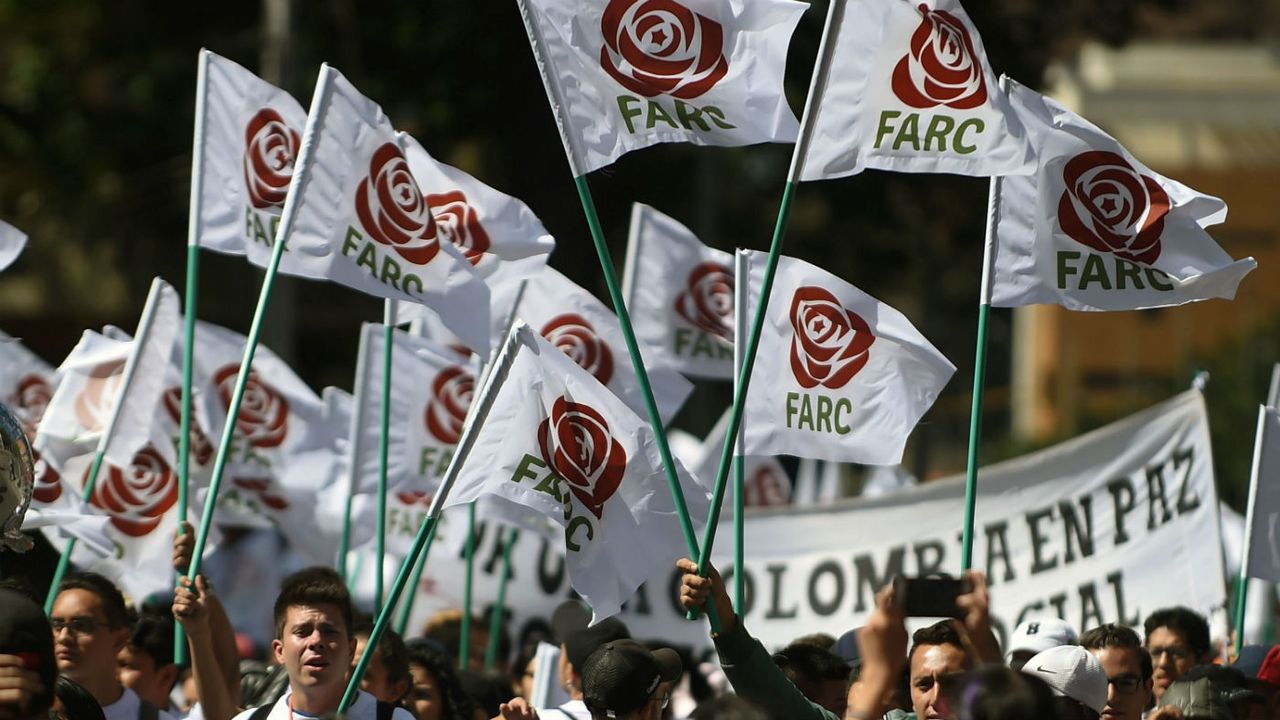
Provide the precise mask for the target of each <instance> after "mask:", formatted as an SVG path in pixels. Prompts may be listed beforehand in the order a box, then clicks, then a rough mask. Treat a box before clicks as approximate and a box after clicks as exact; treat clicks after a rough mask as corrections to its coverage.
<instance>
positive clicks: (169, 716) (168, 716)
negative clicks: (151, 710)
mask: <svg viewBox="0 0 1280 720" xmlns="http://www.w3.org/2000/svg"><path fill="white" fill-rule="evenodd" d="M156 716H157V717H158V718H159V720H179V717H180V715H179V714H177V713H173V712H170V711H169V710H159V709H157V711H156Z"/></svg>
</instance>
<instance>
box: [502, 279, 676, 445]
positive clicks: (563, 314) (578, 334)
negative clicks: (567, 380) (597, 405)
mask: <svg viewBox="0 0 1280 720" xmlns="http://www.w3.org/2000/svg"><path fill="white" fill-rule="evenodd" d="M515 290H516V288H513V287H511V286H510V285H506V286H502V287H499V288H496V289H495V292H496V293H497V294H498V295H500V296H501V295H504V294H505V293H514V292H515ZM517 314H518V315H519V317H520V318H521V319H522V320H524V321H525V322H527V323H528V324H529V325H530V326H531V327H532V328H533V329H534V331H535V332H537V333H538V334H540V335H542V336H543V337H544V338H546V339H547V340H548V341H549V342H550V343H551V344H552V345H554V346H556V347H558V348H560V349H561V350H562V351H564V353H565V354H566V355H568V356H569V357H571V358H573V360H574V361H575V362H576V363H578V365H579V366H581V367H582V368H583V369H584V370H586V371H587V372H589V373H591V375H592V377H594V378H595V379H596V380H599V381H600V383H601V384H602V385H604V386H605V387H607V388H609V389H610V390H612V391H613V392H614V394H616V395H617V396H618V397H620V398H622V401H623V402H625V403H626V404H627V406H628V407H630V408H631V409H632V410H635V411H636V413H638V414H640V415H642V416H644V417H648V416H647V414H646V409H645V402H644V395H643V394H642V393H641V392H640V382H639V381H638V380H636V375H635V372H634V371H633V370H632V367H631V359H630V356H629V355H628V354H627V345H626V341H625V340H624V339H623V336H622V327H621V326H620V325H619V324H618V316H616V315H614V314H613V311H612V310H610V309H609V308H607V307H605V305H604V303H602V302H600V301H599V300H597V299H596V297H595V296H594V295H592V294H591V293H589V292H587V291H586V290H584V289H582V288H581V287H578V285H577V284H576V283H574V282H573V281H572V280H570V279H569V278H567V277H565V276H564V275H561V274H560V273H559V272H556V271H555V270H553V269H551V268H547V269H546V270H544V271H542V272H541V273H539V274H538V276H537V277H534V278H530V279H529V280H528V281H527V284H526V286H525V289H524V298H523V299H522V300H521V301H520V307H519V309H518V311H517ZM648 351H649V348H648V346H642V347H641V352H642V353H647V352H648ZM647 360H648V358H647V357H646V367H647V368H648V371H649V384H650V385H651V386H652V387H653V397H654V401H655V402H656V403H657V405H658V413H659V414H660V415H661V416H662V421H663V422H664V423H666V422H669V421H670V420H671V418H672V417H674V416H675V414H676V412H677V411H679V410H680V406H681V405H683V404H684V401H685V399H686V398H688V397H689V393H690V392H692V391H693V385H692V384H691V383H690V382H689V381H688V380H685V379H684V377H682V376H681V375H680V373H678V372H676V371H675V370H674V369H673V368H670V367H667V366H665V365H662V364H660V363H657V362H654V363H649V362H647Z"/></svg>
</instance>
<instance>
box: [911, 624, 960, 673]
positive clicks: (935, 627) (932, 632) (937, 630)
mask: <svg viewBox="0 0 1280 720" xmlns="http://www.w3.org/2000/svg"><path fill="white" fill-rule="evenodd" d="M922 645H955V646H956V647H958V648H960V649H961V650H964V643H963V642H961V640H960V633H958V632H956V628H955V626H954V625H952V624H951V621H950V620H940V621H938V622H936V623H934V624H932V625H929V626H927V627H922V628H920V629H919V630H916V631H915V632H914V633H912V635H911V652H909V653H907V663H908V664H910V662H911V658H913V657H915V654H916V648H918V647H921V646H922Z"/></svg>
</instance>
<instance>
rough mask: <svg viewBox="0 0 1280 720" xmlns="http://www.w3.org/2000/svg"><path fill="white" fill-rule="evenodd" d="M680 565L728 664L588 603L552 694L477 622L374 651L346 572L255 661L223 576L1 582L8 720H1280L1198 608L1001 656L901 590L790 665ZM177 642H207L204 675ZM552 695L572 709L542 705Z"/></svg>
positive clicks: (288, 593) (1038, 627)
mask: <svg viewBox="0 0 1280 720" xmlns="http://www.w3.org/2000/svg"><path fill="white" fill-rule="evenodd" d="M190 538H191V534H190V533H185V534H180V535H179V537H178V540H177V541H176V542H175V556H174V562H175V566H176V567H179V568H182V567H186V565H187V562H188V560H189V553H190V550H191V542H190ZM678 567H679V569H680V571H681V572H682V581H681V586H680V598H679V600H680V603H681V604H682V605H683V606H684V607H685V608H687V609H690V610H696V609H705V610H714V612H715V614H716V615H717V617H718V620H719V630H718V631H717V632H715V633H713V634H712V641H713V643H714V647H715V656H716V658H717V659H718V663H702V664H701V665H699V664H696V663H694V662H693V661H692V659H691V658H690V657H688V656H687V655H684V656H682V654H681V653H680V652H677V651H676V650H673V649H671V648H665V647H660V646H655V645H653V644H646V643H642V642H639V641H638V640H636V639H634V638H632V637H631V634H630V632H629V630H628V628H627V627H626V625H625V624H624V623H623V622H621V621H620V620H618V619H616V618H608V619H604V620H602V621H600V622H597V623H596V624H594V625H593V624H591V622H590V621H591V613H590V611H589V609H587V608H586V607H585V606H584V605H582V604H581V603H579V602H577V601H567V602H565V603H564V604H562V605H561V606H560V607H559V608H558V609H557V610H556V611H555V613H554V615H553V617H552V618H551V623H550V625H551V630H552V634H553V636H554V637H553V638H550V640H552V642H553V643H558V644H559V653H558V660H557V661H556V665H555V669H554V672H555V677H554V678H550V679H549V678H546V677H538V675H539V673H548V672H549V669H550V665H549V664H547V663H546V662H545V661H544V662H543V663H541V664H540V663H539V662H538V659H537V656H536V654H535V648H532V647H528V648H520V649H516V650H517V652H514V653H513V652H512V650H513V649H512V648H510V647H509V644H510V643H506V645H507V647H502V645H503V644H501V643H500V644H499V645H498V647H500V648H501V652H499V653H498V657H497V658H496V662H495V663H492V666H490V667H486V666H485V665H484V663H483V662H482V661H481V659H480V655H481V654H480V653H473V652H471V651H470V648H467V649H466V650H465V651H464V649H463V647H462V646H463V640H462V634H461V633H460V632H459V625H460V618H461V613H460V612H450V613H445V614H443V615H441V616H440V617H437V618H433V619H432V621H430V622H429V623H428V626H427V627H426V628H425V630H424V632H423V633H422V635H421V636H419V637H414V638H411V639H404V638H401V637H400V636H399V635H397V634H396V633H394V632H392V631H390V630H388V631H386V632H385V633H384V634H383V635H382V636H381V637H380V638H379V639H378V641H377V642H376V643H373V644H372V646H371V644H370V642H369V641H370V638H371V635H372V634H373V627H372V625H370V624H368V623H367V621H365V620H364V619H362V618H359V617H358V614H357V613H356V611H355V609H354V607H353V604H352V601H351V597H350V595H349V593H348V590H347V587H346V585H345V583H344V582H343V580H342V578H341V577H340V576H339V575H338V574H337V573H336V572H335V571H334V570H332V569H330V568H325V567H313V568H306V569H303V570H300V571H298V572H295V573H293V574H292V575H290V576H289V577H287V578H286V579H285V580H284V582H283V583H282V584H281V587H280V590H279V593H278V595H277V596H276V598H275V602H274V605H273V608H272V623H273V628H274V631H273V632H274V638H273V639H272V641H271V646H270V650H269V652H267V653H266V657H246V655H250V656H251V655H253V654H254V653H253V648H252V647H251V646H246V645H245V644H244V643H237V634H236V632H235V629H234V628H233V627H232V624H231V622H230V620H229V619H228V616H227V613H226V612H225V610H224V609H223V607H222V606H221V604H220V602H219V600H218V595H217V593H216V592H215V590H214V588H212V587H211V586H210V585H209V583H207V582H206V581H205V579H204V577H203V576H197V577H196V578H195V579H194V580H190V579H188V578H185V577H184V578H182V580H181V581H180V585H179V587H178V588H176V590H175V592H174V595H173V598H172V604H171V605H166V606H164V607H156V606H154V605H144V606H142V607H139V608H133V607H130V606H129V605H128V604H127V603H126V601H125V598H124V597H123V595H122V593H121V592H120V590H119V589H118V588H117V587H116V586H115V585H114V584H112V582H111V581H109V580H108V579H107V578H105V577H103V576H101V575H98V574H95V573H91V572H76V573H70V574H68V575H67V576H66V577H65V579H64V580H63V581H62V583H61V584H60V586H59V587H58V588H57V589H56V594H55V596H54V601H53V604H52V611H51V612H50V613H49V614H48V616H47V617H46V615H45V613H44V611H43V609H42V608H41V607H40V606H39V604H38V603H37V602H36V600H35V599H34V598H33V597H32V596H31V593H30V589H29V588H24V587H23V584H22V582H21V579H9V580H5V581H0V720H27V719H29V718H30V719H33V720H34V719H40V720H44V719H45V718H49V719H50V720H53V719H55V718H60V719H64V720H180V719H181V720H317V719H318V718H322V717H325V718H327V717H337V716H342V717H347V718H351V719H352V720H486V719H488V718H503V719H505V720H531V719H533V718H546V719H548V720H601V719H603V718H615V719H617V720H665V719H668V718H684V717H687V718H691V719H692V720H730V719H732V720H770V719H772V720H840V719H841V718H846V719H850V720H867V719H871V718H885V719H886V720H907V719H913V720H939V719H941V720H1031V719H1041V718H1061V719H1064V720H1074V719H1077V718H1079V719H1093V720H1096V719H1098V718H1105V719H1106V720H1140V719H1141V718H1147V719H1148V720H1173V719H1185V720H1280V646H1270V647H1266V646H1246V647H1245V648H1244V649H1243V651H1242V652H1240V653H1239V655H1238V656H1236V657H1234V658H1230V662H1225V661H1224V660H1225V659H1224V658H1223V657H1222V654H1221V653H1218V652H1215V651H1214V649H1213V647H1212V646H1211V643H1210V634H1209V628H1208V624H1207V623H1206V621H1205V619H1204V618H1203V617H1202V616H1200V615H1198V614H1197V613H1195V612H1193V611H1191V610H1189V609H1186V608H1182V607H1173V608H1168V609H1162V610H1158V611H1156V612H1154V613H1151V614H1150V615H1149V616H1148V617H1147V618H1146V620H1145V622H1144V624H1143V627H1142V628H1130V627H1126V626H1123V625H1118V624H1106V625H1101V626H1099V627H1095V628H1088V629H1086V630H1085V632H1083V633H1077V632H1076V630H1075V629H1074V628H1072V627H1071V626H1070V625H1069V624H1068V623H1067V622H1065V621H1063V620H1062V619H1060V618H1051V617H1045V618H1038V619H1033V620H1028V621H1026V622H1024V623H1022V624H1021V625H1019V626H1018V628H1017V629H1016V630H1015V631H1014V632H1013V633H1012V635H1011V636H1010V638H1009V639H1008V640H1007V642H1006V647H1003V648H1002V647H1001V645H1000V643H999V642H998V641H997V639H996V636H995V633H994V632H993V631H992V625H991V620H990V615H989V594H988V590H987V586H986V582H985V579H984V577H983V575H982V574H981V573H978V572H973V573H970V574H969V576H968V580H969V583H968V588H969V589H968V590H967V591H965V592H963V593H961V594H960V595H958V596H957V597H956V600H955V612H954V615H955V617H954V618H953V619H945V620H942V621H939V622H937V623H935V624H932V625H928V626H925V627H921V628H920V629H918V630H916V631H915V632H914V633H911V634H910V636H909V635H908V632H907V618H906V617H905V616H904V613H903V609H902V603H900V602H899V599H898V598H897V597H896V594H897V591H896V590H895V589H894V587H893V586H892V585H891V586H888V587H885V588H884V589H882V590H881V591H880V592H879V593H878V594H877V596H876V606H875V609H874V611H873V612H872V613H871V615H870V617H869V618H868V619H867V622H866V623H865V624H864V625H863V626H861V627H859V628H855V629H849V630H847V631H845V632H844V633H843V634H842V635H840V636H838V637H834V636H828V635H821V634H820V635H810V636H805V637H802V638H798V639H796V640H795V641H794V642H792V643H791V644H790V645H788V646H787V647H785V648H782V649H780V650H778V651H777V652H770V651H769V650H768V649H766V648H765V646H764V645H763V644H762V643H761V642H760V641H759V640H756V639H755V638H753V637H752V636H751V634H750V633H749V632H748V629H747V628H746V626H745V624H744V623H743V621H742V618H740V617H738V616H737V615H736V614H735V613H734V609H733V605H732V603H731V601H730V599H729V595H728V593H727V591H726V588H725V586H724V584H723V582H722V581H721V578H720V576H719V574H718V573H717V572H716V571H715V569H714V568H710V570H709V572H708V573H707V574H706V575H705V576H702V575H699V573H698V572H697V566H696V564H694V563H693V562H691V561H689V560H687V559H682V560H680V561H679V562H678ZM263 612H265V607H264V608H263ZM176 626H181V627H182V628H183V630H184V631H185V633H186V637H187V647H188V649H189V656H190V657H189V663H186V664H184V666H183V667H179V666H178V665H177V664H175V662H174V660H175V659H174V634H175V627H176ZM364 653H373V655H372V656H371V658H370V659H369V662H368V663H367V668H366V670H365V672H364V674H363V676H362V678H361V682H360V688H361V690H360V691H359V692H358V693H357V694H356V695H355V696H354V700H353V701H352V702H350V704H349V706H348V707H346V708H345V710H343V709H342V705H343V699H344V694H345V692H346V690H347V686H348V684H349V681H350V678H351V675H352V673H353V672H354V671H355V670H356V664H357V663H358V662H359V660H360V658H361V657H362V656H363V654H364ZM460 656H469V658H468V661H467V662H460ZM460 665H461V667H460ZM538 683H542V684H543V685H544V686H550V685H554V686H555V687H556V688H557V690H560V691H563V693H564V695H565V696H567V698H568V699H567V700H566V701H564V702H560V703H556V704H550V703H546V702H544V703H543V704H544V705H546V706H544V707H535V706H534V703H535V702H536V699H535V696H536V695H537V693H536V691H535V687H537V685H538Z"/></svg>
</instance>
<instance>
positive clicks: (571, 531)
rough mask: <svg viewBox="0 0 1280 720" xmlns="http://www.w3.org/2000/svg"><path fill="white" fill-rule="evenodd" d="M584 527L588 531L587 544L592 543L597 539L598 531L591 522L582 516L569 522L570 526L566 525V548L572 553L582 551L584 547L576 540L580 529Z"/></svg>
mask: <svg viewBox="0 0 1280 720" xmlns="http://www.w3.org/2000/svg"><path fill="white" fill-rule="evenodd" d="M582 527H585V528H586V529H587V540H586V541H587V542H591V541H592V540H593V539H595V536H596V529H595V527H593V526H592V525H591V521H590V520H587V519H586V518H585V517H582V516H581V515H579V516H577V517H575V518H573V519H571V520H569V524H568V525H566V526H565V529H564V546H565V547H566V548H568V549H569V551H571V552H578V551H579V550H581V549H582V546H581V545H579V544H578V542H577V541H576V540H575V539H574V537H575V536H576V535H577V532H578V529H579V528H582Z"/></svg>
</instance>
